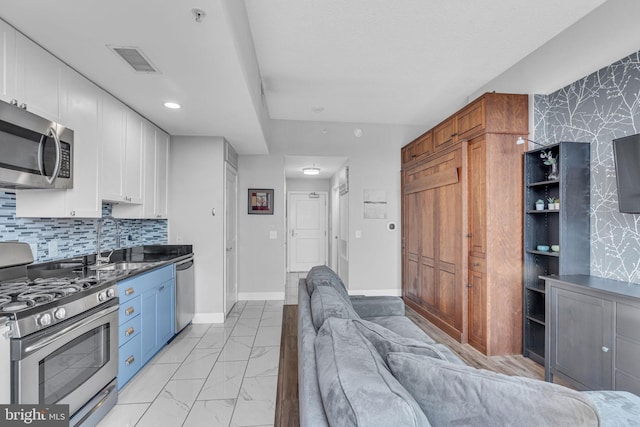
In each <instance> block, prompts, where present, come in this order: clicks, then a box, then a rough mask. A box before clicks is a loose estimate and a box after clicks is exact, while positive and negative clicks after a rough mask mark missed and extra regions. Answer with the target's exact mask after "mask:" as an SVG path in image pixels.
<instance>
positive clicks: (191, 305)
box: [176, 254, 196, 334]
mask: <svg viewBox="0 0 640 427" xmlns="http://www.w3.org/2000/svg"><path fill="white" fill-rule="evenodd" d="M193 270H194V267H193V254H192V255H191V256H190V257H188V258H185V259H183V260H180V261H178V262H176V334H177V333H178V332H180V331H181V330H183V329H184V327H185V326H187V325H188V324H189V323H191V321H192V320H193V315H194V314H195V311H196V310H195V305H196V300H195V281H194V274H193Z"/></svg>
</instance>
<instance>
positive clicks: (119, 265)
mask: <svg viewBox="0 0 640 427" xmlns="http://www.w3.org/2000/svg"><path fill="white" fill-rule="evenodd" d="M161 263H162V262H161V261H160V262H135V261H119V262H111V263H109V264H101V265H93V266H91V267H90V268H91V269H92V270H99V271H106V270H138V269H141V268H147V267H152V266H154V265H158V264H161Z"/></svg>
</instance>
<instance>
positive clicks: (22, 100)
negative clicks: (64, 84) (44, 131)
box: [15, 32, 65, 122]
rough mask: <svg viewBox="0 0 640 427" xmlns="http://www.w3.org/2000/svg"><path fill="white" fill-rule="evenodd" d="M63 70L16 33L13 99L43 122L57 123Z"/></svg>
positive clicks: (42, 50) (55, 59)
mask: <svg viewBox="0 0 640 427" xmlns="http://www.w3.org/2000/svg"><path fill="white" fill-rule="evenodd" d="M63 67H65V65H64V64H63V63H62V62H61V61H59V60H58V59H57V58H56V57H55V56H53V55H51V54H50V53H48V52H47V51H45V50H44V49H42V48H41V47H40V46H38V45H37V44H35V43H34V42H32V41H31V40H29V39H28V38H26V37H25V36H23V35H22V34H20V33H18V32H17V33H16V96H15V99H16V100H17V101H18V105H20V106H22V107H23V108H26V109H27V110H28V111H31V112H32V113H35V114H38V115H39V116H42V117H44V118H46V119H49V120H53V121H56V122H57V121H59V119H60V110H59V88H60V76H61V73H62V69H63Z"/></svg>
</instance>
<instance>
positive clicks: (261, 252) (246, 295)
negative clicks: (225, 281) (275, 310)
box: [238, 156, 286, 300]
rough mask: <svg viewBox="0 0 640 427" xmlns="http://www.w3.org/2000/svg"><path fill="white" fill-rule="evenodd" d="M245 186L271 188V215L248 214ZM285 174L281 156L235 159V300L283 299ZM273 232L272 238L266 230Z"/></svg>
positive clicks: (246, 187) (246, 189)
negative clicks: (236, 188)
mask: <svg viewBox="0 0 640 427" xmlns="http://www.w3.org/2000/svg"><path fill="white" fill-rule="evenodd" d="M249 188H272V189H273V190H274V209H273V215H249V214H248V213H247V208H248V201H247V191H248V189H249ZM285 197H286V194H285V177H284V157H283V156H240V157H239V158H238V201H239V203H238V299H240V300H252V299H284V289H285V280H286V278H285V260H286V247H285V237H286V229H285V200H286V199H285ZM271 231H275V232H276V233H277V238H276V239H270V238H269V233H270V232H271Z"/></svg>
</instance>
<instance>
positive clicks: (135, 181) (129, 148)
mask: <svg viewBox="0 0 640 427" xmlns="http://www.w3.org/2000/svg"><path fill="white" fill-rule="evenodd" d="M124 161H125V165H124V186H123V188H124V196H125V200H126V201H127V202H128V203H142V177H143V172H144V169H143V163H142V118H141V117H140V116H139V115H137V114H136V113H134V112H133V111H131V110H127V133H126V142H125V154H124Z"/></svg>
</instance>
